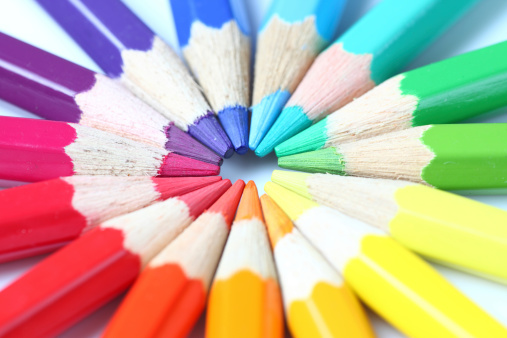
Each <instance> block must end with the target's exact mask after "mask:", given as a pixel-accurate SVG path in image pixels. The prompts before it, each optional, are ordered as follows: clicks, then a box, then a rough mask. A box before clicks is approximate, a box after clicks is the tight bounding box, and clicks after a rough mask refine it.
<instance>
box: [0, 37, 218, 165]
mask: <svg viewBox="0 0 507 338" xmlns="http://www.w3.org/2000/svg"><path fill="white" fill-rule="evenodd" d="M0 98H1V99H3V100H5V101H7V102H10V103H12V104H14V105H16V106H19V107H21V108H23V109H26V110H28V111H29V112H31V113H34V114H36V115H38V116H41V117H43V118H46V119H48V120H55V121H63V122H72V123H77V124H81V125H85V126H88V127H93V128H96V129H101V130H104V131H107V132H110V133H113V134H117V135H120V136H122V137H126V138H130V139H132V140H135V141H139V142H144V143H148V144H150V145H152V146H155V147H159V148H165V149H167V150H170V151H172V152H174V153H176V154H179V155H183V156H186V157H190V158H193V159H197V160H200V161H204V162H208V163H212V164H215V165H220V164H221V161H222V159H221V158H220V157H219V156H217V155H216V154H214V153H213V152H212V151H211V150H209V149H208V148H206V147H205V146H203V145H202V144H200V143H199V142H197V141H196V140H194V139H193V138H192V137H191V136H190V135H188V134H186V133H184V132H183V131H181V130H180V129H178V128H176V126H175V125H174V123H172V122H170V121H169V120H167V119H166V118H165V117H164V116H162V115H160V114H159V113H157V112H156V111H155V110H154V109H153V108H151V107H150V106H149V105H147V104H146V103H144V102H143V101H141V100H140V99H138V98H137V97H135V96H133V95H132V94H131V93H130V92H129V91H128V90H127V89H126V88H125V87H124V86H122V85H121V84H120V83H118V82H117V81H114V80H112V79H110V78H108V77H107V76H105V75H101V74H96V73H94V72H92V71H91V70H88V69H86V68H83V67H81V66H79V65H76V64H74V63H72V62H70V61H67V60H64V59H62V58H60V57H58V56H56V55H53V54H51V53H48V52H45V51H43V50H41V49H39V48H36V47H34V46H31V45H29V44H27V43H24V42H22V41H20V40H17V39H15V38H12V37H10V36H8V35H5V34H2V33H0Z"/></svg>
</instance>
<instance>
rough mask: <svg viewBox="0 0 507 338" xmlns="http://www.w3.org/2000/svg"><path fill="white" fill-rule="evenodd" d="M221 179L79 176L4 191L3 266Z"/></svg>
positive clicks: (0, 206)
mask: <svg viewBox="0 0 507 338" xmlns="http://www.w3.org/2000/svg"><path fill="white" fill-rule="evenodd" d="M219 180H220V177H202V178H191V177H184V178H151V177H101V176H74V177H67V178H61V179H54V180H50V181H44V182H40V183H34V184H30V185H25V186H21V187H17V188H12V189H7V190H4V191H1V192H0V213H1V214H2V219H1V220H0V229H1V231H0V232H1V236H0V247H1V248H2V249H1V251H0V262H6V261H11V260H15V259H20V258H25V257H29V256H34V255H38V254H42V253H46V252H50V251H53V250H56V249H57V248H60V247H62V246H63V245H65V244H67V243H69V242H70V241H72V240H74V239H76V238H77V237H79V236H80V235H81V234H82V233H84V232H86V231H88V230H90V229H92V228H93V227H95V226H96V225H97V224H100V223H101V222H103V221H106V220H108V219H110V218H113V217H116V216H119V215H122V214H126V213H129V212H132V211H134V210H137V209H140V208H143V207H146V206H148V205H150V204H152V203H154V202H156V201H162V200H165V199H168V198H170V197H174V196H178V195H182V194H185V193H187V192H190V191H192V190H195V189H199V188H202V187H204V186H206V185H209V184H211V183H213V182H217V181H219Z"/></svg>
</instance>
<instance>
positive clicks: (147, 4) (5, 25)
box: [0, 0, 507, 337]
mask: <svg viewBox="0 0 507 338" xmlns="http://www.w3.org/2000/svg"><path fill="white" fill-rule="evenodd" d="M181 1H184V0H181ZM302 1H304V0H302ZM124 2H125V3H126V4H127V5H128V6H129V7H130V8H131V9H132V10H134V11H135V12H136V13H137V14H138V15H139V16H140V17H141V18H142V19H143V20H144V21H145V22H146V23H147V24H148V25H149V26H150V27H151V28H152V29H153V30H154V31H155V32H156V33H157V34H158V35H160V36H161V37H162V38H163V39H165V40H166V41H167V42H168V43H169V44H171V45H172V46H173V47H177V40H176V35H175V32H174V27H173V23H172V17H171V12H170V9H169V5H168V0H124ZM245 2H246V4H247V6H248V10H249V15H250V22H251V25H252V31H256V28H257V27H258V26H259V23H260V21H261V18H262V15H263V13H264V12H265V11H266V9H267V6H268V4H269V2H270V0H245ZM378 2H379V0H349V4H348V5H347V6H346V8H345V11H344V16H343V19H342V21H341V24H340V27H339V31H338V34H340V33H341V32H343V31H344V30H345V29H347V27H349V26H350V25H351V24H352V23H354V22H355V21H356V20H357V19H358V18H359V17H360V16H361V15H362V14H364V13H365V12H366V11H368V10H369V9H370V8H371V7H372V6H373V5H375V4H376V3H378ZM0 31H1V32H3V33H7V34H10V35H12V36H14V37H16V38H18V39H21V40H23V41H26V42H29V43H31V44H33V45H35V46H37V47H40V48H43V49H45V50H47V51H50V52H52V53H54V54H57V55H59V56H61V57H64V58H66V59H69V60H71V61H73V62H76V63H78V64H80V65H82V66H84V67H87V68H90V69H92V70H94V71H97V72H100V69H99V68H98V66H97V65H96V64H95V63H94V62H93V61H92V60H91V59H90V58H89V57H88V56H87V55H86V54H85V53H84V52H82V51H81V50H80V48H79V47H78V46H77V45H76V44H75V43H74V42H73V41H72V40H71V39H70V38H69V37H68V36H67V35H66V34H65V32H64V31H63V30H61V29H60V28H59V27H58V26H57V25H56V24H55V23H54V22H52V20H51V19H50V18H49V17H48V16H47V15H46V14H45V13H44V12H43V11H42V10H41V9H40V8H39V7H38V5H37V4H36V3H35V2H34V1H33V0H0ZM505 39H507V1H506V0H482V1H480V3H479V4H478V5H477V6H476V7H475V8H473V9H472V10H471V11H470V13H468V14H467V15H466V16H464V17H463V19H462V20H461V21H460V22H458V24H456V25H455V26H454V27H453V28H451V29H450V30H449V31H448V32H447V33H446V34H444V35H443V36H442V37H441V38H440V39H439V40H438V41H437V42H435V43H434V44H433V45H432V46H430V47H429V48H428V49H427V50H426V51H425V52H424V53H423V54H422V55H420V56H419V57H418V58H417V59H416V60H414V61H413V62H412V63H411V64H410V65H409V67H408V68H407V69H412V68H415V67H419V66H423V65H426V64H428V63H432V62H435V61H439V60H442V59H445V58H448V57H451V56H454V55H457V54H461V53H464V52H468V51H471V50H474V49H477V48H481V47H484V46H487V45H490V44H493V43H496V42H500V41H503V40H505ZM506 62H507V56H506ZM504 112H507V110H504ZM0 115H11V116H31V115H30V114H28V113H26V112H24V111H22V110H21V109H19V108H16V107H14V106H12V105H10V104H7V103H5V102H2V101H0ZM504 115H507V114H501V115H499V116H496V117H490V118H482V119H477V120H476V121H477V122H507V117H506V116H504ZM275 168H276V159H275V157H274V156H273V155H271V156H268V157H267V158H263V159H259V158H257V157H255V156H254V155H253V154H252V153H249V154H247V155H244V156H238V155H234V156H233V157H232V158H231V159H228V160H226V161H225V163H224V165H223V167H222V173H221V175H222V176H223V177H224V178H229V179H231V180H232V181H235V180H236V179H239V178H241V179H243V180H245V181H248V180H254V181H255V182H256V183H257V185H258V187H259V191H260V193H263V189H262V187H263V185H264V183H265V182H267V181H268V180H269V176H270V174H271V171H272V170H273V169H275ZM473 198H474V199H477V200H480V201H482V202H485V203H489V204H492V205H495V206H497V207H500V208H503V209H505V210H507V196H476V197H473ZM0 217H1V215H0ZM484 221H485V222H487V220H484ZM506 226H507V224H506ZM40 259H41V257H35V258H29V259H24V260H21V261H17V262H12V263H7V264H2V265H0V288H3V287H4V286H5V285H7V284H8V283H9V282H10V281H12V280H13V279H14V278H16V277H17V276H19V275H20V274H22V273H23V272H24V271H26V270H27V269H28V268H29V267H31V266H32V265H34V264H35V263H37V262H38V261H39V260H40ZM499 259H507V257H502V258H499ZM435 267H436V268H437V269H438V270H439V271H440V272H441V273H442V274H443V275H444V276H445V277H447V278H448V279H449V280H450V281H451V282H452V283H453V284H454V285H455V286H456V287H458V288H459V289H460V290H461V291H463V292H464V293H465V294H467V295H468V296H469V297H470V298H472V299H473V300H474V301H476V302H477V303H478V304H479V305H481V306H482V307H483V308H484V309H486V310H487V311H488V312H489V313H490V314H491V315H493V316H494V317H495V318H497V319H498V320H499V321H501V322H502V323H503V324H504V325H506V326H507V287H506V286H503V285H500V284H496V283H493V282H489V281H486V280H483V279H480V278H477V277H474V276H470V275H467V274H464V273H460V272H457V271H454V270H450V269H447V268H444V267H441V266H438V265H435ZM118 304H119V299H117V300H115V301H113V302H111V303H110V304H108V305H107V306H105V307H103V308H102V309H101V310H99V311H97V312H95V313H94V314H93V315H91V316H89V317H88V318H87V319H85V320H83V321H82V322H80V323H79V324H77V325H76V326H74V327H73V328H71V329H70V330H68V331H67V332H65V333H64V334H63V336H64V337H93V336H98V335H99V333H100V332H101V331H102V329H103V328H104V326H105V325H106V323H107V320H108V318H109V317H110V316H111V315H112V313H113V312H114V309H115V308H116V306H117V305H118ZM0 306H2V305H1V304H0ZM371 318H372V320H373V323H374V326H375V330H376V331H377V334H378V336H379V337H403V336H402V335H401V334H400V333H399V332H397V331H396V330H395V329H393V328H392V327H391V326H390V325H389V324H387V323H385V322H384V321H383V320H381V319H379V318H378V317H376V316H375V315H372V317H371ZM202 329H203V321H202V320H200V321H199V323H198V325H197V327H196V329H195V330H194V332H193V333H192V336H195V337H199V336H202V332H203V331H202Z"/></svg>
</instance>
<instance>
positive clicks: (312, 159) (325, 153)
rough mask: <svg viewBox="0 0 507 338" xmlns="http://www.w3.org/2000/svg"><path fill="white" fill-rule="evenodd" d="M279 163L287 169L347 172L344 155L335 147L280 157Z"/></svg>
mask: <svg viewBox="0 0 507 338" xmlns="http://www.w3.org/2000/svg"><path fill="white" fill-rule="evenodd" d="M278 165H279V166H280V167H282V168H285V169H293V170H298V171H304V172H307V173H329V174H335V175H344V174H345V161H344V159H343V155H342V154H340V153H339V152H338V150H337V149H336V148H334V147H330V148H325V149H322V150H317V151H310V152H307V153H301V154H295V155H290V156H284V157H280V158H278Z"/></svg>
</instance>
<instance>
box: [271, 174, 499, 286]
mask: <svg viewBox="0 0 507 338" xmlns="http://www.w3.org/2000/svg"><path fill="white" fill-rule="evenodd" d="M272 179H273V181H274V182H275V183H278V184H280V185H282V186H284V187H285V188H287V189H290V190H292V191H294V192H296V193H298V194H300V195H302V196H304V197H306V198H309V199H311V200H313V201H315V202H317V203H320V204H322V205H326V206H328V207H331V208H333V209H336V210H339V211H341V212H343V213H345V214H347V215H349V216H352V217H354V218H357V219H359V220H361V221H363V222H366V223H368V224H370V225H373V226H375V227H377V228H379V229H382V230H384V231H386V232H388V233H389V234H390V235H391V236H392V237H393V238H394V239H396V240H397V241H398V242H400V243H401V244H403V245H404V246H406V247H407V248H409V249H411V250H412V251H415V252H417V253H419V254H422V255H424V256H426V257H428V258H430V259H431V260H434V261H438V262H439V263H441V264H444V265H448V266H451V267H454V268H457V269H460V270H465V271H467V272H469V273H473V274H476V275H479V276H482V277H486V278H489V279H493V280H495V281H497V282H501V283H504V284H507V261H506V260H504V259H499V257H507V226H506V224H507V212H505V211H503V210H501V209H497V208H494V207H492V206H489V205H486V204H483V203H479V202H476V201H473V200H471V199H468V198H465V197H461V196H458V195H455V194H451V193H449V192H445V191H441V190H438V189H433V188H430V187H427V186H424V185H420V184H414V183H410V182H406V181H392V180H384V179H371V178H362V177H348V176H338V175H329V174H315V175H311V174H303V173H295V172H289V171H281V170H275V171H274V172H273V176H272Z"/></svg>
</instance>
